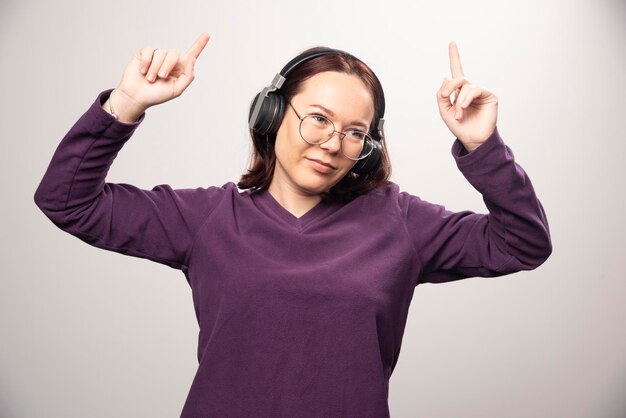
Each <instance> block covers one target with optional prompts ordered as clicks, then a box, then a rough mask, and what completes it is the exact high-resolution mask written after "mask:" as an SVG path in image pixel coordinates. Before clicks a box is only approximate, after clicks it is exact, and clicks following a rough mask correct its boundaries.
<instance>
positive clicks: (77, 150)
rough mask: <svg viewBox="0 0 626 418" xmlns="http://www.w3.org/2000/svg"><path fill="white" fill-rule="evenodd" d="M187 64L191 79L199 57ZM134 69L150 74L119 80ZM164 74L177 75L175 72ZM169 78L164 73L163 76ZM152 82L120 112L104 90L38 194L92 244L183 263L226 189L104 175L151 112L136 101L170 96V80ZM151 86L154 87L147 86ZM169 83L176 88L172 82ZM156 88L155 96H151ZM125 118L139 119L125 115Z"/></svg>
mask: <svg viewBox="0 0 626 418" xmlns="http://www.w3.org/2000/svg"><path fill="white" fill-rule="evenodd" d="M200 39H202V36H201V38H200ZM192 49H193V48H192ZM144 50H146V49H145V48H144V49H142V51H144ZM192 56H193V54H192ZM196 56H197V55H196ZM137 57H138V56H137V55H136V56H135V57H133V59H132V61H131V63H130V64H129V66H128V67H127V70H126V71H127V73H128V71H130V70H129V68H131V69H132V68H136V70H137V73H139V71H140V70H139V64H140V63H141V61H140V60H139V59H138V58H137ZM194 57H195V56H194ZM194 60H195V58H193V59H192V61H190V62H193V61H194ZM150 68H152V67H150ZM173 68H175V66H174V67H173ZM185 68H187V69H188V70H190V71H191V72H190V73H187V80H189V79H191V78H192V77H193V65H192V64H189V63H188V64H187V66H186V67H185ZM172 71H173V70H172ZM139 74H140V73H139ZM133 77H134V78H145V77H143V76H141V77H136V76H135V75H133V76H126V75H125V77H124V78H123V82H122V83H120V85H121V86H129V85H132V83H131V84H129V82H128V80H131V79H133ZM166 77H175V76H173V75H171V72H170V74H169V75H166ZM179 78H180V77H179ZM171 82H173V81H171V80H170V81H167V80H166V79H163V80H162V83H165V84H167V83H171ZM147 83H148V81H145V80H144V81H142V82H140V83H139V85H143V86H144V87H142V88H143V89H144V90H143V91H144V93H141V94H139V95H138V96H136V98H134V99H133V100H134V103H140V104H141V105H140V107H133V106H130V107H125V106H124V105H123V104H121V103H122V102H121V101H120V102H119V103H120V107H119V108H118V109H119V110H118V111H119V112H120V118H119V119H116V118H115V117H114V116H112V115H111V114H110V113H109V112H107V111H106V108H107V106H106V103H107V100H108V99H109V97H110V94H111V92H112V91H113V89H110V90H105V91H103V92H101V93H100V94H99V95H98V97H97V98H96V100H95V101H94V103H93V104H92V105H91V106H90V107H89V109H88V110H87V111H86V112H85V113H84V114H83V115H82V116H81V117H80V118H79V119H78V121H77V122H76V123H75V124H74V126H72V128H71V129H70V130H69V132H68V133H67V134H66V135H65V137H64V138H63V139H62V140H61V142H60V144H59V145H58V147H57V149H56V151H55V153H54V155H53V156H52V160H51V162H50V164H49V166H48V169H47V170H46V172H45V174H44V176H43V179H42V180H41V182H40V184H39V186H38V188H37V190H36V191H35V195H34V200H35V203H36V204H37V206H38V207H39V208H40V209H41V210H42V211H43V212H44V214H45V215H46V216H47V217H48V218H49V219H50V220H51V221H52V222H53V223H54V224H55V225H56V226H58V227H59V228H61V229H62V230H64V231H66V232H68V233H70V234H72V235H74V236H76V237H78V238H80V239H81V240H83V241H85V242H87V243H89V244H92V245H94V246H96V247H100V248H103V249H107V250H112V251H117V252H120V253H123V254H127V255H132V256H136V257H142V258H147V259H150V260H153V261H156V262H159V263H162V264H166V265H169V266H171V267H173V268H184V266H185V262H186V257H187V254H188V251H189V249H190V246H191V244H192V242H193V238H194V236H195V233H196V231H197V230H198V228H199V227H200V225H201V223H202V222H203V220H204V219H206V218H207V217H208V216H209V215H210V213H211V212H212V210H213V208H214V207H215V206H216V205H217V204H219V201H220V197H221V196H223V195H224V189H223V188H219V187H209V188H195V189H176V190H174V189H172V188H171V187H170V186H169V185H166V184H163V185H158V186H155V187H154V188H153V189H152V190H143V189H140V188H138V187H135V186H133V185H131V184H125V183H119V184H115V183H107V182H106V181H105V178H106V175H107V173H108V171H109V168H110V166H111V164H112V163H113V160H114V159H115V157H116V156H117V153H118V152H119V150H120V149H121V148H122V147H123V145H124V144H125V143H126V141H128V140H129V139H130V137H131V136H132V134H133V132H134V131H135V129H136V128H137V127H138V126H139V125H140V124H141V122H142V121H143V119H144V117H145V113H144V112H143V111H142V113H140V114H139V116H137V114H136V112H137V109H143V110H145V109H147V107H149V106H152V105H154V104H157V103H158V101H159V100H162V99H164V98H167V97H169V96H166V95H160V94H161V93H159V92H160V91H165V90H168V89H167V88H166V87H164V86H165V84H163V85H161V86H157V85H156V84H157V83H158V81H157V83H154V84H150V86H154V88H155V90H154V91H153V90H150V89H149V88H148V87H145V86H146V85H147ZM170 87H171V85H170ZM118 88H120V87H119V86H118ZM140 90H141V89H139V90H133V89H131V90H130V91H131V93H132V92H137V91H140ZM150 91H152V92H153V93H145V92H150ZM168 91H169V92H170V94H172V93H171V92H172V90H168ZM150 94H152V95H153V96H151V97H152V99H146V97H148V96H150ZM133 97H134V96H133ZM137 98H139V99H137ZM123 119H129V120H133V121H132V122H128V123H127V122H124V121H123Z"/></svg>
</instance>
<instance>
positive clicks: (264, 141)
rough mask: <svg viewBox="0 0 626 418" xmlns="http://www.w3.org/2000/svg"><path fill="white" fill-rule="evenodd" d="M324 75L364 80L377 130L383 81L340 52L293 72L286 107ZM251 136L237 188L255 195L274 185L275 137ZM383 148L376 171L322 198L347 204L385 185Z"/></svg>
mask: <svg viewBox="0 0 626 418" xmlns="http://www.w3.org/2000/svg"><path fill="white" fill-rule="evenodd" d="M322 48H324V47H314V48H309V49H307V50H306V51H303V53H306V52H312V51H316V50H318V49H322ZM324 71H338V72H342V73H346V74H354V75H356V76H358V77H360V78H361V80H362V81H363V83H364V84H365V85H366V86H367V88H368V89H369V91H370V94H371V95H372V99H373V101H374V119H373V120H372V122H371V123H370V127H373V128H374V129H376V127H377V125H378V119H379V118H380V115H381V113H382V109H383V106H384V98H383V88H382V86H381V84H380V81H379V80H378V77H376V74H374V72H373V71H372V70H371V69H370V68H369V67H368V66H367V65H366V64H365V63H364V62H362V61H361V60H359V59H358V58H356V57H354V56H352V55H350V54H346V53H342V52H341V51H337V54H330V55H322V56H319V57H316V58H313V59H310V60H309V61H306V62H304V63H303V64H301V65H299V66H298V67H297V68H295V69H294V70H293V71H291V72H290V73H289V75H288V76H287V79H286V81H285V82H284V84H283V85H282V87H281V88H280V90H279V92H280V93H281V95H282V96H283V98H284V100H285V103H287V102H289V100H291V98H292V97H293V96H295V95H296V94H298V93H299V92H300V90H301V87H302V84H303V83H304V82H305V81H306V80H308V79H309V78H311V77H313V76H314V75H316V74H318V73H321V72H324ZM281 123H282V121H281ZM250 136H251V137H252V143H253V147H254V148H253V151H252V155H251V156H250V164H249V167H250V168H248V172H247V173H246V174H243V175H242V176H241V179H240V180H239V182H238V183H237V187H239V188H240V189H251V190H252V191H255V190H257V189H262V188H264V187H269V185H270V183H271V181H272V177H273V175H274V167H275V164H276V154H275V152H274V144H275V141H276V134H275V133H274V134H268V135H260V134H258V133H256V132H254V131H253V130H252V129H250ZM381 146H382V147H381V156H380V159H379V161H378V164H377V166H376V167H375V168H374V169H373V170H371V171H370V172H368V173H365V174H361V175H359V174H356V173H353V172H351V171H349V172H348V173H347V174H346V175H345V176H344V177H343V178H342V179H341V180H340V181H339V182H337V184H335V185H334V186H333V187H331V188H330V190H329V191H327V192H323V193H321V194H320V196H321V197H322V200H323V201H325V202H343V203H347V202H349V201H351V200H352V199H354V198H355V197H357V196H359V195H361V194H364V193H367V192H369V191H371V190H374V189H376V188H378V187H380V186H384V185H386V184H387V183H388V181H389V178H390V177H391V162H390V160H389V154H388V153H387V147H386V141H384V140H383V141H382V143H381Z"/></svg>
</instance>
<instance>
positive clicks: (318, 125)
mask: <svg viewBox="0 0 626 418" xmlns="http://www.w3.org/2000/svg"><path fill="white" fill-rule="evenodd" d="M334 131H335V126H334V125H333V123H332V122H331V121H329V120H328V119H326V118H325V117H324V116H320V115H307V116H305V117H304V118H303V119H302V122H301V123H300V135H302V138H303V139H304V140H305V141H306V142H308V143H309V144H321V143H322V142H325V141H327V140H328V138H330V136H331V135H332V134H333V132H334Z"/></svg>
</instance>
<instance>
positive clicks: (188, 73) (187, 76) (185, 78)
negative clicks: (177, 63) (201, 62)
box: [175, 57, 196, 95]
mask: <svg viewBox="0 0 626 418" xmlns="http://www.w3.org/2000/svg"><path fill="white" fill-rule="evenodd" d="M195 66H196V58H195V57H192V58H191V59H189V60H188V61H187V65H185V69H184V70H183V73H182V74H181V75H180V77H178V80H177V83H176V88H175V92H176V94H177V95H180V94H182V93H183V91H185V89H186V88H187V87H189V85H190V84H191V82H192V81H193V79H194V78H195V75H194V68H195Z"/></svg>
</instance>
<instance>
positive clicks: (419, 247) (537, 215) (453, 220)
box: [398, 127, 552, 284]
mask: <svg viewBox="0 0 626 418" xmlns="http://www.w3.org/2000/svg"><path fill="white" fill-rule="evenodd" d="M451 152H452V155H453V157H454V159H455V161H456V164H457V167H458V168H459V170H460V171H461V173H462V174H463V176H464V177H465V178H466V179H467V180H468V181H469V182H470V184H471V185H472V186H473V187H474V188H475V189H476V190H478V191H479V192H480V193H481V194H482V197H483V201H484V202H485V205H486V206H487V209H488V211H489V213H488V214H481V213H475V212H472V211H469V210H465V211H460V212H452V211H449V210H447V209H446V208H445V206H443V205H439V204H434V203H430V202H427V201H425V200H422V199H420V198H419V197H417V196H413V195H411V194H409V193H407V192H401V193H399V195H398V196H399V198H398V199H399V204H400V209H401V213H402V216H403V217H404V221H405V223H406V228H407V231H408V233H409V235H410V237H411V239H412V241H413V245H414V247H415V251H416V252H417V254H418V259H419V260H420V263H421V264H422V272H421V275H420V277H419V278H418V280H417V283H416V284H419V283H443V282H449V281H453V280H459V279H463V278H467V277H497V276H503V275H505V274H510V273H514V272H518V271H521V270H532V269H534V268H536V267H538V266H540V265H541V264H542V263H543V262H544V261H545V260H546V259H547V258H548V257H549V256H550V254H551V252H552V243H551V238H550V231H549V227H548V220H547V218H546V214H545V212H544V209H543V206H542V205H541V202H540V201H539V199H538V198H537V196H536V194H535V191H534V188H533V186H532V183H531V181H530V178H529V177H528V175H527V174H526V172H525V171H524V170H523V169H522V167H521V166H520V165H519V164H517V163H516V162H515V158H514V155H513V152H512V151H511V149H510V148H509V147H508V146H507V145H506V144H505V143H504V142H503V140H502V138H501V136H500V134H499V132H498V129H497V127H496V128H495V130H494V132H493V133H492V134H491V136H490V137H489V138H488V139H487V140H486V141H485V142H484V143H483V144H481V145H480V146H479V147H478V148H476V149H475V150H473V151H472V152H468V151H467V150H466V149H465V147H464V146H463V144H462V142H461V141H460V140H459V139H458V138H456V139H455V141H454V143H453V144H452V149H451Z"/></svg>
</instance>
